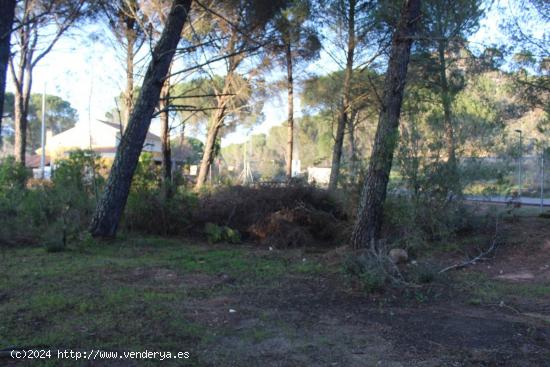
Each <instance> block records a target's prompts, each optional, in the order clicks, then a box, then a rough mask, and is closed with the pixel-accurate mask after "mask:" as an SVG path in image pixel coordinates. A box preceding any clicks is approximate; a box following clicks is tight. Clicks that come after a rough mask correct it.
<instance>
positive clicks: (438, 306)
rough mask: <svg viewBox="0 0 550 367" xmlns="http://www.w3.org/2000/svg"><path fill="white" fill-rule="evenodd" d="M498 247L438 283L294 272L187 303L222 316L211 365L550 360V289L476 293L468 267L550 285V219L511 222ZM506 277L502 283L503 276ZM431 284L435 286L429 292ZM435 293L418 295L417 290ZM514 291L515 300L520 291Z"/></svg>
mask: <svg viewBox="0 0 550 367" xmlns="http://www.w3.org/2000/svg"><path fill="white" fill-rule="evenodd" d="M504 231H505V237H506V238H507V241H506V242H505V243H504V244H502V245H501V246H500V247H499V249H498V251H497V253H496V255H495V257H494V258H492V259H490V260H488V261H485V262H482V263H478V264H475V265H473V266H471V267H468V268H467V269H465V270H460V271H456V272H455V274H451V275H450V278H448V279H447V282H450V283H451V284H449V283H447V284H444V285H440V286H439V288H438V286H437V285H433V286H431V288H430V290H429V291H426V290H425V289H423V290H417V291H413V296H411V294H410V293H409V294H407V292H405V293H403V292H401V293H393V294H388V293H386V294H383V295H377V296H369V295H366V294H364V293H363V292H360V291H358V290H355V289H351V288H347V287H344V286H343V285H342V281H341V279H340V278H338V277H337V276H334V275H333V276H327V275H326V274H320V275H317V276H303V277H301V276H292V277H291V276H289V277H286V278H285V279H279V280H278V281H277V282H276V285H275V286H270V287H253V288H238V287H235V289H232V290H231V291H229V292H227V294H226V295H225V296H223V297H219V296H216V297H213V298H206V299H203V300H200V301H197V302H192V303H188V304H187V305H186V306H185V310H186V311H185V312H186V313H187V315H188V317H189V318H190V319H192V320H194V321H196V322H199V323H201V324H203V325H205V326H212V327H220V326H223V327H224V328H225V330H226V332H224V333H223V335H219V336H216V337H215V338H214V340H212V341H211V343H210V344H209V345H210V346H209V347H208V348H206V349H203V350H201V351H200V352H199V354H200V355H201V361H202V362H203V363H205V364H206V365H211V366H248V365H250V366H251V365H262V366H357V367H362V366H537V367H538V366H550V294H547V295H542V296H540V295H537V296H534V295H533V296H523V297H517V298H514V297H513V295H506V296H511V298H510V297H508V298H506V300H507V301H506V303H500V304H476V305H472V304H469V303H468V300H469V299H470V298H469V297H470V295H469V294H468V293H467V292H463V291H459V290H458V289H456V287H453V286H452V283H453V282H459V281H460V279H462V278H463V277H467V276H468V275H476V274H477V275H479V274H485V275H486V276H488V277H490V279H491V280H492V281H495V282H503V283H519V284H520V285H530V286H536V285H540V286H550V282H549V278H548V274H549V269H548V267H547V265H548V264H550V251H549V248H550V221H548V220H546V219H533V218H523V219H520V220H519V221H518V222H514V223H507V224H505V228H504ZM498 284H500V283H498ZM546 289H550V288H548V287H547V288H546ZM430 291H431V293H430ZM424 293H426V294H428V296H426V297H427V298H428V299H427V300H423V301H418V299H415V296H417V295H418V294H420V295H422V294H424ZM514 300H515V301H514Z"/></svg>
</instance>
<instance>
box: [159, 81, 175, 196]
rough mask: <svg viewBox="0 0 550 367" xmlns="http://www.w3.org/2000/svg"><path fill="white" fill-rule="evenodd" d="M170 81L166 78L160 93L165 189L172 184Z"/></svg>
mask: <svg viewBox="0 0 550 367" xmlns="http://www.w3.org/2000/svg"><path fill="white" fill-rule="evenodd" d="M169 106H170V79H169V78H166V80H165V81H164V85H163V86H162V89H161V91H160V101H159V110H160V140H161V145H162V149H161V150H162V178H163V183H164V187H165V188H166V189H167V188H168V185H169V184H170V182H172V149H171V147H170V112H169V111H168V108H169Z"/></svg>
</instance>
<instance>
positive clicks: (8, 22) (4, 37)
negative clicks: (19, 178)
mask: <svg viewBox="0 0 550 367" xmlns="http://www.w3.org/2000/svg"><path fill="white" fill-rule="evenodd" d="M15 4H16V0H0V9H2V12H1V13H0V148H1V147H2V117H3V116H4V95H5V93H6V73H7V71H8V62H9V60H10V39H11V29H12V26H13V18H14V15H15Z"/></svg>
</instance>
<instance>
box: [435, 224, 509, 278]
mask: <svg viewBox="0 0 550 367" xmlns="http://www.w3.org/2000/svg"><path fill="white" fill-rule="evenodd" d="M498 219H499V218H498V217H497V219H496V223H495V234H494V235H493V238H492V240H491V246H489V248H488V249H487V250H485V251H481V252H480V253H479V255H477V256H476V257H474V258H471V259H469V260H467V261H465V262H463V263H460V264H455V265H451V266H447V267H446V268H444V269H441V270H440V271H439V274H442V273H445V272H447V271H449V270H453V269H463V268H465V267H468V266H470V265H474V264H475V263H477V262H480V261H485V260H487V259H488V256H489V255H490V254H491V253H493V252H494V251H495V250H496V248H497V247H498V245H499V243H500V241H499V227H498V224H499V223H498Z"/></svg>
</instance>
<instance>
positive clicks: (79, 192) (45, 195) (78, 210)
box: [0, 151, 102, 247]
mask: <svg viewBox="0 0 550 367" xmlns="http://www.w3.org/2000/svg"><path fill="white" fill-rule="evenodd" d="M97 165H98V157H95V156H94V155H93V154H90V153H88V152H84V151H77V152H74V153H71V154H70V156H69V157H68V158H67V159H64V160H61V161H59V162H58V168H57V169H56V170H55V172H54V175H53V180H52V182H48V181H41V180H28V177H29V175H28V172H27V170H26V169H25V168H23V167H22V166H21V165H19V164H17V163H15V162H14V160H13V159H12V158H9V159H6V160H4V161H3V162H2V163H0V243H8V244H21V243H38V242H42V243H50V242H51V243H60V242H63V243H66V241H70V240H72V239H74V238H76V237H78V236H79V234H80V233H81V232H82V231H83V230H85V228H86V227H87V226H88V223H89V219H90V217H91V214H92V212H93V209H94V207H95V192H96V191H97V190H98V186H99V185H101V181H102V180H101V177H99V175H97V174H95V172H96V171H95V168H96V167H97ZM27 181H28V182H27ZM48 246H49V245H48ZM56 246H57V245H56ZM54 247H55V246H54Z"/></svg>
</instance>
